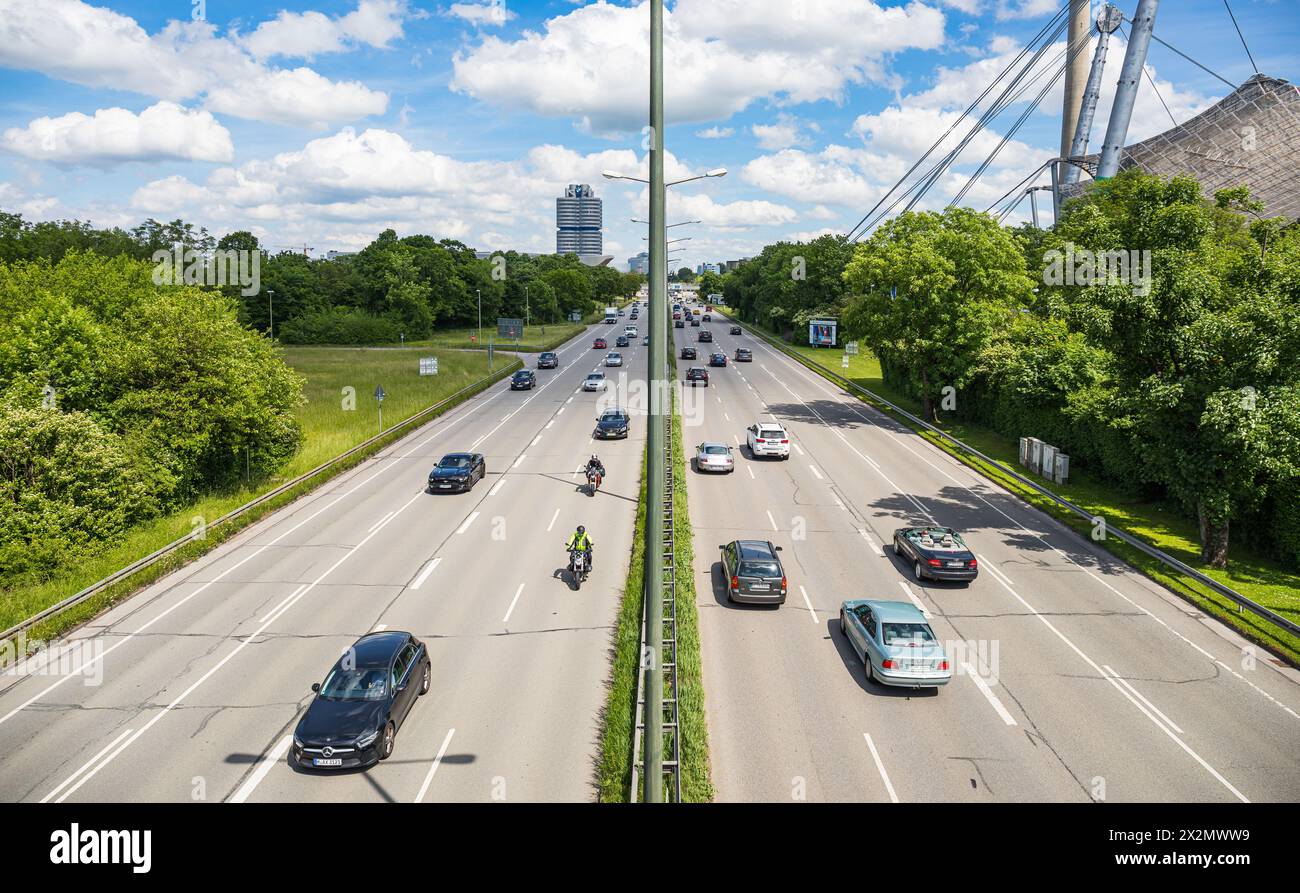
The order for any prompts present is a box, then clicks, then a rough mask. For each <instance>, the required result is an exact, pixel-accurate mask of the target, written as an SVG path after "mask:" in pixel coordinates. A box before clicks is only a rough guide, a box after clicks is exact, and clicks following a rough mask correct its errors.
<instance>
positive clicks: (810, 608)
mask: <svg viewBox="0 0 1300 893" xmlns="http://www.w3.org/2000/svg"><path fill="white" fill-rule="evenodd" d="M799 594H800V595H802V596H803V603H804V604H805V605H807V606H808V613H809V614H811V615H812V622H813V623H816V622H817V612H816V611H814V610H813V606H812V601H811V600H810V599H809V598H808V590H807V589H804V588H803V586H800V587H799Z"/></svg>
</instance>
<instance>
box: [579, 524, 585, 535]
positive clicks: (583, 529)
mask: <svg viewBox="0 0 1300 893" xmlns="http://www.w3.org/2000/svg"><path fill="white" fill-rule="evenodd" d="M586 532H587V528H585V527H583V526H582V525H581V524H579V525H578V533H586Z"/></svg>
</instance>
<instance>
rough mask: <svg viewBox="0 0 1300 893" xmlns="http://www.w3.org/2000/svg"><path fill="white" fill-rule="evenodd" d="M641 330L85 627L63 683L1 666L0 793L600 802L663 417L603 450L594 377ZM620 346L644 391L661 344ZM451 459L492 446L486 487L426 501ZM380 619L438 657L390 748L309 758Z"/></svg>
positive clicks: (345, 477) (350, 475)
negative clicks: (347, 668) (639, 529)
mask: <svg viewBox="0 0 1300 893" xmlns="http://www.w3.org/2000/svg"><path fill="white" fill-rule="evenodd" d="M623 322H624V320H623V319H620V321H619V325H618V326H617V327H615V326H605V325H599V326H595V327H592V329H589V330H588V331H587V332H586V333H584V334H582V335H579V336H578V337H576V338H575V339H574V340H572V341H570V342H569V343H568V344H567V345H566V346H565V347H563V348H562V349H560V350H559V351H558V352H559V353H560V362H561V366H560V368H559V369H558V370H538V372H537V376H538V387H537V388H536V389H534V390H531V391H511V390H509V383H508V381H502V382H500V383H498V384H495V385H493V386H492V387H491V388H490V389H489V390H488V391H486V392H484V393H483V394H481V395H479V396H477V397H476V398H474V399H472V400H470V401H467V402H466V403H465V404H463V405H461V406H459V407H457V408H456V409H454V410H453V411H451V412H449V413H447V414H446V415H444V416H442V417H440V418H438V419H436V420H434V421H432V422H430V423H428V424H426V425H423V426H421V427H420V428H419V429H418V430H415V431H413V432H412V433H410V434H409V435H408V436H405V437H403V438H402V439H401V440H400V441H398V442H397V443H395V444H393V445H391V446H389V447H387V448H386V449H384V450H383V451H382V454H380V455H378V456H376V457H374V458H371V459H369V460H367V461H365V462H363V463H362V464H360V465H359V466H358V467H356V468H354V469H352V470H350V471H348V472H347V473H344V474H342V475H340V476H339V477H337V478H335V479H333V480H332V481H330V482H329V483H328V484H327V485H325V486H323V487H321V488H319V489H317V490H316V491H315V492H313V493H312V494H310V495H309V496H306V497H304V498H302V499H299V500H297V501H296V502H294V503H293V504H292V505H290V506H287V507H285V508H284V509H282V510H280V511H277V512H275V513H274V514H272V515H270V516H269V517H267V518H265V519H263V520H262V521H260V522H259V523H257V524H256V525H253V526H251V527H250V528H249V529H248V530H245V531H243V532H241V533H240V534H239V535H238V536H236V537H234V538H232V539H231V540H230V541H229V542H226V543H224V544H222V545H220V546H218V547H217V548H215V549H214V550H213V551H211V552H210V553H209V554H208V555H206V556H205V557H204V558H202V559H200V560H198V561H196V562H194V563H192V564H190V565H188V566H187V567H185V568H183V569H181V570H180V571H178V572H176V573H173V574H171V575H169V576H168V577H166V578H164V579H162V580H160V581H159V582H158V583H156V584H155V585H152V586H150V587H148V588H147V589H146V590H144V591H142V592H141V593H139V594H138V595H136V596H135V597H133V598H131V599H129V600H127V601H125V602H124V603H122V604H121V605H118V606H116V607H115V608H114V609H112V610H111V611H109V612H107V613H105V614H104V615H103V616H101V617H99V618H97V619H96V620H95V621H94V622H93V623H91V624H89V625H87V626H85V627H83V628H81V629H80V630H78V631H77V632H76V633H75V634H74V635H73V636H72V637H71V641H72V642H73V643H76V644H77V645H79V646H80V647H81V648H82V649H83V650H82V654H83V655H84V657H83V658H82V659H81V660H80V661H79V662H78V663H75V664H69V665H68V666H66V667H63V668H61V669H63V670H64V672H63V674H62V675H60V674H58V673H46V674H43V675H27V676H6V677H0V743H2V746H3V748H4V751H5V759H4V760H3V762H2V763H0V799H3V800H5V801H9V802H15V801H42V802H61V801H68V802H84V801H167V802H188V801H192V800H204V801H236V802H245V801H247V802H258V801H296V802H302V801H391V802H420V801H423V802H431V801H483V802H488V801H501V800H505V801H540V800H545V801H590V800H591V799H593V797H594V785H593V771H594V769H593V767H594V764H595V759H596V754H597V736H598V732H599V716H600V710H601V708H602V706H603V704H604V698H605V690H606V684H607V680H608V672H609V648H610V632H611V628H612V625H613V623H614V619H615V616H616V613H617V609H618V602H619V598H620V595H621V587H622V585H623V581H624V579H625V576H626V571H627V561H628V555H629V551H630V547H631V539H632V528H633V520H634V517H635V510H636V505H637V498H638V486H639V477H640V461H641V454H642V453H643V452H644V438H645V424H644V419H643V418H639V417H638V416H637V414H636V412H635V411H634V412H633V419H632V422H633V424H632V434H631V436H630V437H629V438H628V439H627V440H623V441H613V442H601V443H600V444H598V445H595V446H593V444H592V440H591V433H592V430H593V428H594V419H595V416H596V414H597V406H598V402H599V401H600V399H601V395H599V394H597V393H590V392H582V391H580V390H579V386H580V384H581V381H582V379H583V378H584V377H585V376H586V374H587V373H588V372H590V371H592V370H593V368H596V367H598V366H599V365H600V364H602V362H603V359H604V355H605V351H598V350H593V349H592V347H591V341H592V337H593V332H594V333H595V334H599V335H607V336H608V337H609V340H610V343H611V347H612V345H613V335H614V333H615V331H616V329H617V331H618V332H621V331H622V323H623ZM642 325H643V326H644V322H643V323H642ZM621 352H622V353H623V354H624V357H625V358H626V362H627V365H625V366H624V368H623V370H622V372H623V373H625V374H626V375H627V376H628V378H629V379H637V378H639V379H641V380H644V374H645V368H644V367H645V348H643V347H641V346H640V342H639V341H636V342H635V343H634V345H633V347H631V348H628V349H624V350H622V351H621ZM412 356H414V355H412ZM524 359H525V361H526V362H527V363H528V366H529V368H531V367H532V366H534V365H535V356H534V355H526V356H525V357H524ZM412 362H414V360H412ZM604 371H606V372H607V373H609V374H610V377H611V379H615V380H616V379H617V377H618V375H617V374H618V373H619V371H620V370H618V369H609V370H604ZM371 386H373V385H371ZM454 451H480V452H483V453H485V454H486V461H487V470H488V474H487V478H486V479H485V480H484V481H482V482H480V483H479V484H478V485H477V486H476V487H475V488H474V490H473V491H472V492H470V493H468V494H464V495H460V494H455V495H453V494H430V493H427V492H425V480H426V477H427V475H428V472H429V469H430V468H431V467H432V466H433V465H434V464H435V463H436V462H437V460H438V459H439V457H441V456H442V455H443V454H444V453H447V452H454ZM593 451H596V452H598V453H599V455H600V456H601V458H602V459H604V461H605V465H606V468H607V471H608V477H607V479H606V480H605V482H604V484H603V486H602V487H601V489H600V492H599V493H598V494H597V496H596V497H594V498H593V497H589V496H587V495H586V494H585V492H583V491H582V490H581V489H580V487H582V486H583V485H585V479H584V478H582V477H581V475H579V474H578V469H579V467H580V466H581V465H582V464H584V463H585V461H586V458H587V457H588V456H589V455H590V454H591V453H592V452H593ZM579 523H582V524H585V525H586V526H587V527H588V529H589V532H590V533H591V535H592V537H593V540H594V543H595V549H596V551H595V562H594V568H593V572H592V575H591V577H590V578H589V580H588V581H587V583H586V584H585V585H584V586H583V587H582V588H581V590H580V591H577V592H575V591H572V589H571V588H570V584H569V582H568V577H567V574H561V571H562V569H563V568H564V567H565V565H566V563H567V555H566V553H565V551H564V549H563V543H564V540H565V539H566V538H567V537H568V535H569V533H570V532H571V531H572V530H573V528H574V527H575V526H576V525H577V524H579ZM382 628H387V629H402V630H409V631H410V632H412V633H414V634H415V635H416V636H418V637H419V638H421V639H423V640H424V641H425V643H426V644H427V645H428V648H429V652H430V657H431V661H432V674H433V683H432V688H431V690H430V692H429V693H428V694H427V695H425V696H424V697H422V698H420V700H419V701H418V703H417V704H416V705H415V706H414V708H413V709H412V711H411V714H410V716H409V717H408V718H407V720H406V722H405V724H404V725H403V726H402V728H401V730H400V732H399V733H398V736H397V742H396V749H395V751H394V753H393V755H392V757H391V758H390V759H389V760H387V761H385V762H383V763H381V764H380V765H378V766H376V767H373V768H372V769H370V770H369V771H361V772H345V773H338V774H315V773H303V772H298V771H295V770H294V769H293V768H292V767H291V766H290V765H289V763H288V761H287V758H286V754H287V751H288V747H289V743H290V736H291V735H292V732H293V729H294V727H295V725H296V723H297V721H298V719H299V717H300V716H301V715H302V712H303V710H304V709H305V708H306V706H307V704H308V703H309V702H310V699H311V697H312V694H311V691H310V686H311V685H312V683H313V682H318V681H320V680H321V679H322V678H323V677H324V675H325V673H326V671H327V670H328V669H329V668H330V666H331V665H332V664H333V662H334V661H335V660H336V659H337V658H338V656H339V655H340V653H342V652H343V651H344V650H345V649H346V648H347V647H348V646H349V645H351V643H352V642H353V641H354V640H355V639H356V638H357V637H359V636H361V635H363V634H364V633H366V632H368V631H371V630H375V629H382ZM96 649H99V650H96ZM101 671H102V679H99V680H94V679H93V677H94V676H96V675H97V674H100V672H101ZM88 682H93V684H88Z"/></svg>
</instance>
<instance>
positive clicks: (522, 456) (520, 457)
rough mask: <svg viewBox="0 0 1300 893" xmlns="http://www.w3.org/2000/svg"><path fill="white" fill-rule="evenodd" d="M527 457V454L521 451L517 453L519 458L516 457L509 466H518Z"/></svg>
mask: <svg viewBox="0 0 1300 893" xmlns="http://www.w3.org/2000/svg"><path fill="white" fill-rule="evenodd" d="M527 458H528V454H527V453H521V454H520V455H519V458H518V459H516V460H515V462H514V464H513V465H511V466H510V467H511V468H518V467H519V466H520V465H522V464H523V461H524V460H525V459H527Z"/></svg>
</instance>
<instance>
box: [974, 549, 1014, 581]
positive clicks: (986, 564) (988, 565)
mask: <svg viewBox="0 0 1300 893" xmlns="http://www.w3.org/2000/svg"><path fill="white" fill-rule="evenodd" d="M975 557H976V558H977V559H979V563H980V567H982V568H984V569H985V570H986V571H988V572H989V573H991V574H992V575H993V576H995V577H997V578H998V580H1000V581H1002V582H1005V583H1006V584H1007V585H1008V586H1015V585H1016V584H1015V583H1014V582H1013V581H1012V579H1011V578H1010V577H1008V576H1007V575H1006V574H1004V573H1002V571H1000V570H998V568H997V567H996V566H994V564H993V562H991V561H989V560H988V559H987V558H985V557H984V556H983V555H980V554H978V553H977V554H976V556H975Z"/></svg>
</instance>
